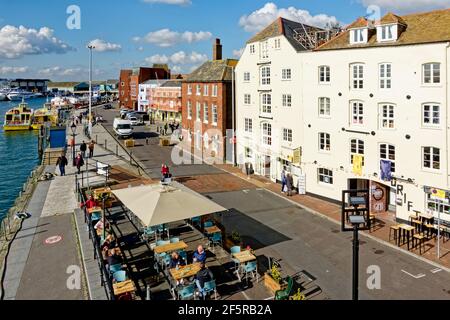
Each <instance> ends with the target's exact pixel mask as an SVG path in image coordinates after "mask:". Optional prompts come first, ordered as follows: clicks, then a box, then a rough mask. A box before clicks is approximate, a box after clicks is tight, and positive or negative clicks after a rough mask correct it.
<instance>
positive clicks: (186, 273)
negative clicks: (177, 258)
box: [170, 263, 200, 281]
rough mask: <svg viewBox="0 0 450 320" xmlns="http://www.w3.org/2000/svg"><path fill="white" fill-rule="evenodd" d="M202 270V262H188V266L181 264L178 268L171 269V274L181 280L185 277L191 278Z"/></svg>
mask: <svg viewBox="0 0 450 320" xmlns="http://www.w3.org/2000/svg"><path fill="white" fill-rule="evenodd" d="M199 271H200V263H193V264H188V265H186V266H181V267H179V268H178V270H177V269H176V268H175V269H170V275H171V276H172V278H174V279H175V280H176V281H179V280H181V279H184V278H190V277H193V276H195V275H196V274H197V273H198V272H199Z"/></svg>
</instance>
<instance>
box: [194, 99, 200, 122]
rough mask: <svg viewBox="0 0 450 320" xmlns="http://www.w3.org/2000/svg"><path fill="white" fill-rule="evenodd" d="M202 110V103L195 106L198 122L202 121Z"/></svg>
mask: <svg viewBox="0 0 450 320" xmlns="http://www.w3.org/2000/svg"><path fill="white" fill-rule="evenodd" d="M200 109H201V105H200V102H197V103H196V105H195V112H196V119H197V121H200V119H201V118H200Z"/></svg>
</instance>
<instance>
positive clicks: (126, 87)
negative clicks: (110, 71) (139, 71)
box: [119, 70, 132, 109]
mask: <svg viewBox="0 0 450 320" xmlns="http://www.w3.org/2000/svg"><path fill="white" fill-rule="evenodd" d="M131 74H132V71H131V70H120V79H119V101H120V106H121V107H124V108H128V109H131V107H132V103H131V100H130V76H131Z"/></svg>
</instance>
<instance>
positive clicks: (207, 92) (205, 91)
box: [203, 84, 209, 97]
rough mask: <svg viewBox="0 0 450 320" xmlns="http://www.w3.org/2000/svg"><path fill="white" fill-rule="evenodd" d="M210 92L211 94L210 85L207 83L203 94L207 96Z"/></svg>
mask: <svg viewBox="0 0 450 320" xmlns="http://www.w3.org/2000/svg"><path fill="white" fill-rule="evenodd" d="M208 94H209V86H208V85H207V84H205V85H204V86H203V95H204V96H205V97H207V96H208Z"/></svg>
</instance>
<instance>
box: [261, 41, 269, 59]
mask: <svg viewBox="0 0 450 320" xmlns="http://www.w3.org/2000/svg"><path fill="white" fill-rule="evenodd" d="M260 50H261V59H267V58H269V42H268V41H267V40H266V41H263V42H261V43H260Z"/></svg>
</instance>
